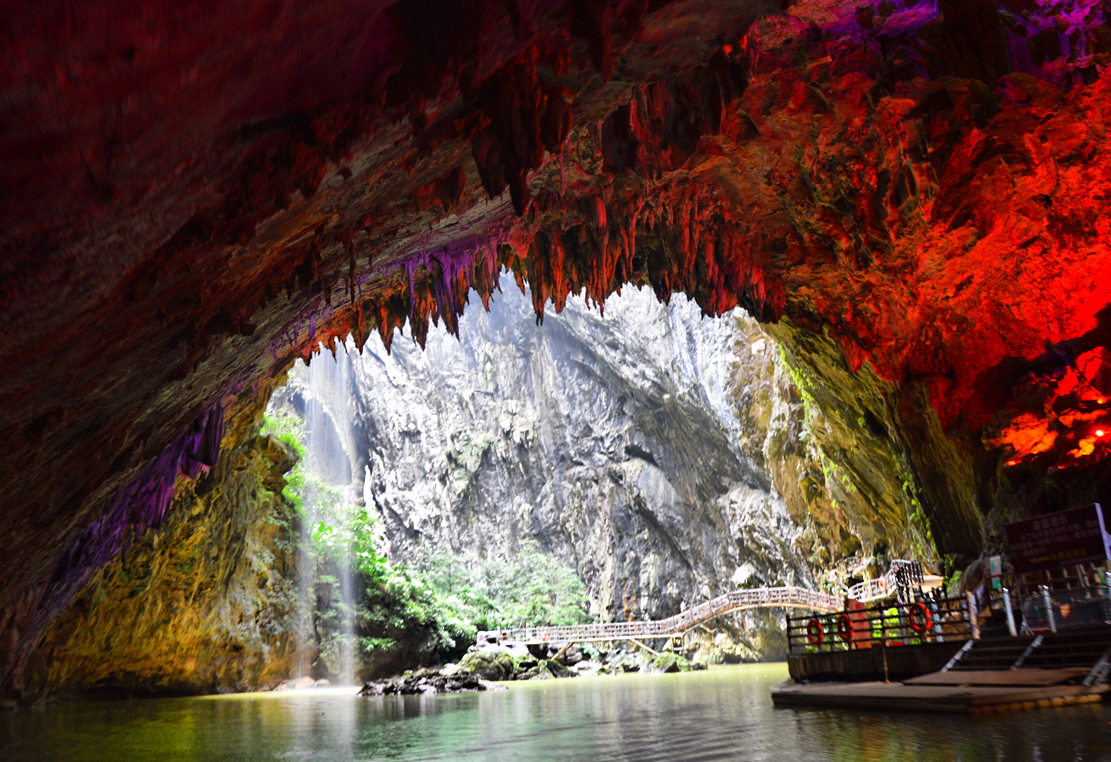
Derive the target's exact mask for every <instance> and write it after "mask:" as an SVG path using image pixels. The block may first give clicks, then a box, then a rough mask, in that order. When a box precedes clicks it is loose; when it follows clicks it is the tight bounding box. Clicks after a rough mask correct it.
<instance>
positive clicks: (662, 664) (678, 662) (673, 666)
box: [648, 652, 704, 673]
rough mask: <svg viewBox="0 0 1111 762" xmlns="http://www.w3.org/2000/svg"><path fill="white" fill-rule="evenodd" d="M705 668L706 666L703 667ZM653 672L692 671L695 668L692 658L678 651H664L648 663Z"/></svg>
mask: <svg viewBox="0 0 1111 762" xmlns="http://www.w3.org/2000/svg"><path fill="white" fill-rule="evenodd" d="M703 668H704V667H703ZM648 669H649V671H651V672H662V673H671V672H690V671H691V670H692V669H695V666H694V665H693V664H691V661H690V659H688V658H687V657H685V656H682V655H680V654H677V653H667V652H665V653H662V654H660V655H659V656H657V657H656V658H655V659H653V660H652V662H651V663H650V664H649V665H648Z"/></svg>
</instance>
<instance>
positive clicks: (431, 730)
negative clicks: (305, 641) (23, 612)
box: [0, 665, 1111, 762]
mask: <svg viewBox="0 0 1111 762" xmlns="http://www.w3.org/2000/svg"><path fill="white" fill-rule="evenodd" d="M785 677H786V667H785V666H783V665H748V666H743V667H722V668H718V669H712V670H710V671H708V672H695V673H689V674H681V675H661V676H646V675H625V676H622V677H614V678H598V679H578V680H561V681H546V682H535V683H517V684H513V685H512V687H511V688H510V690H508V691H502V692H497V693H480V694H466V695H457V696H429V697H419V696H406V697H379V698H371V699H362V698H357V697H355V696H353V695H351V692H350V691H348V692H340V691H335V690H333V691H324V692H315V693H311V694H308V693H305V694H290V693H285V694H244V695H239V696H226V697H212V698H200V699H164V700H154V701H132V702H126V703H112V704H83V705H71V706H59V707H51V708H48V709H44V710H38V711H32V712H19V713H15V714H11V715H7V716H2V717H0V759H4V760H8V759H11V760H26V761H27V762H32V761H33V760H50V761H51V762H53V761H55V760H66V761H67V762H100V761H101V760H103V761H105V762H107V761H108V760H111V761H112V762H127V761H129V760H160V761H161V760H166V761H167V762H168V761H171V760H188V761H189V762H194V761H197V760H229V761H235V762H255V761H256V760H329V762H333V761H334V762H346V761H348V760H360V761H362V760H402V759H403V760H483V761H487V760H493V761H495V762H497V761H505V762H531V761H532V760H625V761H627V762H634V761H635V762H647V761H648V760H775V761H776V762H780V761H781V760H783V761H792V760H846V761H849V760H853V761H855V760H876V761H879V760H883V761H884V762H888V761H891V762H908V761H910V762H932V761H933V760H939V761H940V760H946V761H947V762H948V761H950V760H960V761H962V762H981V761H987V760H990V761H991V762H1000V761H1003V760H1005V761H1006V762H1012V761H1016V762H1021V761H1022V760H1031V761H1036V762H1042V761H1045V762H1050V761H1051V760H1071V761H1074V762H1089V761H1092V762H1095V761H1099V762H1102V761H1105V760H1106V761H1108V762H1111V706H1107V705H1098V704H1097V705H1085V706H1078V707H1062V708H1059V709H1051V710H1044V711H1040V712H1031V713H1018V714H1006V715H997V716H988V717H961V716H957V717H947V716H931V715H912V714H882V713H862V712H848V711H844V712H843V711H828V710H821V711H817V710H815V711H801V710H792V709H775V708H773V707H772V703H771V699H770V698H769V693H768V688H769V687H770V686H771V685H772V684H773V683H775V682H778V681H780V680H782V679H784V678H785Z"/></svg>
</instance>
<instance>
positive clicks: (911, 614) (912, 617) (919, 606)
mask: <svg viewBox="0 0 1111 762" xmlns="http://www.w3.org/2000/svg"><path fill="white" fill-rule="evenodd" d="M907 621H908V622H910V629H912V630H914V631H915V632H917V633H918V634H919V635H921V634H922V633H924V632H925V631H926V630H928V629H930V625H932V624H933V623H934V618H933V617H932V616H930V610H929V609H928V608H926V604H925V603H922V601H917V602H916V603H912V604H910V605H909V606H907Z"/></svg>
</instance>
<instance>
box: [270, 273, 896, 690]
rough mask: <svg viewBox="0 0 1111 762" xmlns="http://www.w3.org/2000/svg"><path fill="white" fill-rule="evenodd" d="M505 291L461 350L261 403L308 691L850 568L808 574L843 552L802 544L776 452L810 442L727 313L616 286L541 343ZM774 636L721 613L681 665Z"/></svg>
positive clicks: (800, 516)
mask: <svg viewBox="0 0 1111 762" xmlns="http://www.w3.org/2000/svg"><path fill="white" fill-rule="evenodd" d="M501 285H502V289H501V294H500V295H499V294H495V298H494V299H493V300H492V301H491V303H490V309H489V311H482V310H479V309H474V308H473V307H472V308H471V309H468V310H467V311H466V312H465V314H464V315H463V316H462V317H461V318H460V322H459V331H458V338H456V337H455V336H452V335H451V334H450V333H449V332H448V331H447V330H446V329H445V328H444V327H442V326H441V327H438V328H437V327H433V328H432V329H431V330H430V331H429V333H428V335H427V338H426V341H425V343H424V346H423V347H422V346H418V345H417V344H416V343H415V342H409V341H398V342H393V343H392V347H391V349H390V350H387V349H386V347H385V346H384V345H383V343H382V341H381V339H380V338H379V337H378V336H377V335H373V336H372V337H371V338H370V340H368V341H367V343H366V344H365V346H364V347H362V348H359V347H358V346H357V345H356V344H355V342H354V340H353V339H351V338H350V337H349V338H348V339H347V340H346V341H342V342H341V341H336V342H335V343H334V344H333V345H332V346H330V347H325V346H324V345H319V350H318V352H317V353H315V354H314V356H313V358H312V360H311V362H310V363H308V364H307V365H305V364H303V363H298V364H297V366H295V368H294V369H293V370H292V371H291V372H290V374H289V379H288V382H287V385H286V386H284V387H282V388H281V389H279V390H277V391H276V392H275V393H274V395H273V397H272V398H271V400H270V404H269V407H268V410H267V427H268V428H267V429H266V430H267V431H268V432H269V433H271V434H272V435H274V434H276V435H279V436H284V437H285V438H286V439H287V440H289V441H290V443H291V444H292V445H294V446H300V447H302V448H303V450H304V452H303V453H302V462H301V465H300V466H298V469H295V471H294V473H293V474H292V476H291V477H290V481H291V483H292V485H293V489H292V490H287V491H289V492H296V493H298V494H295V495H292V497H293V500H294V502H295V503H296V502H297V500H298V499H299V500H300V501H301V502H300V503H299V504H298V505H297V510H298V512H299V514H300V516H301V522H302V524H301V525H302V530H301V542H302V548H303V549H304V550H303V552H302V555H301V557H300V564H301V567H302V570H301V573H300V579H301V584H300V591H301V593H300V603H299V605H300V609H299V610H300V612H301V613H300V616H301V625H300V627H301V630H300V631H301V633H302V636H301V637H302V638H303V639H305V640H306V644H305V645H304V646H303V648H302V657H303V658H302V665H303V666H302V669H303V670H304V673H305V674H307V675H311V676H312V677H316V678H319V677H328V678H329V679H334V676H335V675H336V674H337V670H339V669H341V668H342V669H347V667H346V666H342V665H344V659H347V658H349V657H347V656H346V655H345V654H355V655H354V656H352V657H350V658H351V659H352V660H353V661H354V662H356V665H355V667H354V670H355V672H356V673H357V674H358V675H359V676H367V675H372V674H382V673H384V672H388V671H390V670H394V671H396V670H397V668H398V667H399V666H400V665H402V664H404V665H406V666H420V664H421V663H424V662H426V661H434V660H436V659H447V658H453V657H454V656H457V655H459V654H460V653H461V652H462V650H465V648H466V647H467V646H469V645H470V644H472V643H474V637H475V632H476V631H480V630H486V629H494V628H497V627H512V626H523V625H534V624H541V623H543V624H551V625H577V624H582V623H587V622H599V621H601V622H622V621H636V620H656V619H664V618H666V617H669V616H674V615H677V614H679V613H681V612H682V611H684V610H686V609H688V608H690V607H692V606H696V605H699V604H701V603H702V602H705V601H710V600H711V599H713V598H715V597H717V596H720V595H722V594H725V593H728V592H729V591H731V590H735V589H737V588H742V589H743V588H750V587H760V586H782V585H797V586H799V587H804V588H808V589H822V588H823V586H824V587H825V588H828V589H829V590H834V589H841V588H843V587H845V586H846V585H845V582H846V581H847V580H848V579H849V576H850V575H851V574H852V573H856V572H859V569H858V568H857V567H860V566H862V565H867V563H868V560H867V559H862V558H860V557H857V558H855V560H854V561H853V562H852V563H851V564H842V566H843V567H844V568H843V569H841V570H840V571H839V572H838V573H839V574H840V577H837V576H835V575H831V574H830V573H829V572H828V569H825V570H823V569H822V568H820V565H819V564H816V563H815V562H814V559H815V558H818V557H821V556H815V555H814V554H815V553H816V552H817V553H825V557H827V558H831V559H832V558H834V556H836V555H837V554H838V552H839V550H840V549H841V547H840V545H835V544H832V543H830V542H828V540H825V539H822V538H820V537H816V536H815V535H816V533H815V531H814V527H813V526H811V527H810V528H809V529H808V528H807V527H806V526H805V524H806V521H807V519H806V518H805V514H806V513H807V511H808V510H809V508H810V506H811V505H812V504H813V501H814V499H815V498H816V497H817V496H819V495H823V494H824V495H825V497H824V499H825V500H826V501H832V498H830V497H829V490H828V488H826V487H825V486H824V482H825V481H826V480H825V478H824V477H823V478H822V479H821V480H820V482H821V483H819V484H813V483H812V484H811V489H809V490H806V489H805V488H804V487H800V486H799V484H798V478H797V475H796V474H797V473H798V471H799V470H800V467H801V469H802V470H804V471H805V470H806V469H807V468H809V469H815V468H821V461H820V457H819V454H818V453H817V450H816V449H815V450H814V451H813V452H811V453H810V454H809V455H807V456H806V457H804V458H800V457H798V456H797V454H785V451H786V450H790V449H791V448H798V447H803V448H805V447H806V443H805V442H804V441H802V440H801V439H800V434H801V432H805V431H808V430H812V429H816V428H817V427H818V426H819V425H820V424H821V421H820V420H819V419H818V418H816V417H815V416H816V414H817V411H816V409H815V408H814V406H813V405H812V404H809V403H808V402H807V401H806V399H805V395H803V394H800V392H799V390H798V388H797V386H796V378H795V377H793V376H792V375H791V373H790V371H789V369H787V368H786V367H785V365H784V363H783V361H782V357H781V353H780V351H779V349H778V346H777V344H776V342H775V340H774V339H773V338H772V337H771V336H769V335H768V334H767V333H766V332H765V330H764V329H763V328H762V327H761V326H759V325H758V324H757V323H756V322H755V321H753V320H752V319H751V318H750V317H748V316H747V314H745V313H744V312H743V311H741V310H734V311H733V312H731V313H727V314H726V315H724V316H722V317H721V318H714V319H706V318H704V316H703V315H702V312H701V310H700V309H699V308H698V306H697V305H696V304H694V302H692V301H689V300H687V299H686V297H685V296H683V295H681V294H680V295H676V296H675V297H673V298H672V300H671V302H670V304H661V303H659V302H658V301H657V299H656V298H655V295H654V294H652V293H651V291H650V290H648V289H638V288H636V287H634V286H628V287H627V288H626V289H624V290H623V292H622V294H621V295H620V296H614V297H611V299H610V300H608V301H607V302H606V305H605V309H604V312H603V311H602V310H600V309H597V308H596V307H594V306H592V305H589V304H588V303H587V302H586V301H585V300H584V299H582V298H578V297H572V298H571V299H570V300H569V301H568V303H567V305H566V306H565V308H564V309H563V310H562V311H561V312H559V313H555V312H552V311H548V312H547V317H546V319H545V320H544V322H543V324H542V325H538V324H537V321H536V318H535V312H534V308H533V304H532V299H531V297H530V295H529V294H528V293H527V290H519V289H517V288H515V287H514V284H513V281H512V280H509V279H508V276H504V275H503V278H502V283H501ZM471 299H472V305H473V304H474V303H477V302H478V298H477V295H476V294H472V295H471ZM407 332H408V331H407V330H406V331H403V334H404V333H407ZM874 417H875V416H873V418H874ZM784 463H789V464H790V465H789V467H785V466H784ZM786 482H791V487H790V489H792V490H793V493H792V494H793V495H794V496H795V497H794V499H795V504H794V505H790V506H789V505H788V501H787V499H785V497H784V494H785V493H786V491H787V490H786V489H784V488H783V486H782V485H783V484H784V483H786ZM298 495H300V497H299V498H298ZM800 496H802V499H801V500H800V499H799V498H800ZM811 523H812V524H813V522H811ZM834 536H836V537H839V536H840V535H834V534H833V533H830V537H834ZM860 544H861V541H860V540H859V539H858V540H857V543H856V545H855V546H854V547H860ZM831 546H832V547H831ZM808 554H809V556H810V557H808ZM837 560H840V559H839V558H838V559H837ZM881 563H882V562H881ZM341 568H347V569H349V570H352V576H351V577H350V578H349V581H348V582H344V581H343V578H342V577H341V576H340V575H339V574H338V573H337V570H339V569H341ZM401 570H404V571H401ZM390 607H395V608H397V609H398V610H399V611H400V614H397V615H396V616H390V615H387V614H386V613H385V612H387V611H389V610H390ZM395 613H396V612H395ZM421 616H423V617H424V621H423V622H420V621H418V620H420V618H421ZM781 619H782V618H781V617H780V616H778V614H777V613H775V612H772V611H766V612H762V611H761V612H757V611H744V612H737V613H734V614H730V615H728V616H726V617H723V618H721V621H719V622H717V623H716V624H715V626H714V628H713V629H710V628H702V629H700V630H699V631H698V632H697V633H696V635H695V636H692V637H691V638H690V639H689V647H690V648H691V650H692V651H696V650H701V652H702V653H703V656H709V657H711V658H716V659H724V660H730V661H732V660H749V659H756V658H768V657H776V656H782V655H783V654H784V653H785V645H786V641H785V639H784V636H783V633H782V625H781V621H780V620H781ZM344 622H350V623H351V625H350V627H349V628H348V629H344V627H345V626H346V625H344ZM418 625H420V626H423V627H424V630H425V631H424V632H423V633H416V632H415V631H414V630H415V629H419V627H418Z"/></svg>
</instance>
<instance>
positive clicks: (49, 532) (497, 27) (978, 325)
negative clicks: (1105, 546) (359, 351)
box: [0, 0, 1111, 668]
mask: <svg viewBox="0 0 1111 762" xmlns="http://www.w3.org/2000/svg"><path fill="white" fill-rule="evenodd" d="M936 5H937V7H936V8H935V3H934V2H932V0H931V1H930V2H921V3H919V2H914V1H913V0H911V1H909V2H891V1H890V0H884V1H883V2H878V3H866V2H861V0H851V1H850V2H837V1H836V0H800V2H796V3H793V4H791V3H787V2H776V1H775V0H766V1H763V2H761V1H759V0H751V1H741V0H733V1H730V0H719V1H716V2H712V1H710V0H686V1H683V0H675V1H674V2H667V1H666V0H663V1H661V0H609V1H604V2H603V1H599V2H587V0H571V1H568V0H531V1H530V0H504V1H503V2H493V1H491V2H480V1H478V0H470V1H467V0H420V1H418V2H386V1H385V0H378V1H377V2H375V1H374V0H368V1H366V2H330V1H328V0H322V1H321V2H314V3H303V2H294V1H293V0H289V1H282V0H241V1H240V2H234V3H228V2H199V3H191V4H175V3H166V2H162V0H129V1H128V2H118V1H115V2H107V1H106V0H97V1H94V2H88V3H83V4H81V5H79V6H74V5H72V4H70V3H62V2H58V1H55V0H43V1H42V2H38V3H25V4H22V5H20V6H19V7H10V8H7V9H6V10H5V11H4V17H3V18H2V19H0V31H2V33H3V37H4V42H3V44H4V49H5V53H4V58H3V59H2V60H3V61H4V65H3V67H2V69H0V180H2V187H3V189H4V190H3V193H2V195H0V247H2V251H3V255H2V258H0V305H2V309H3V315H4V331H3V334H2V343H0V356H2V361H3V362H2V366H3V371H2V376H0V431H3V432H4V433H5V446H4V448H3V450H2V453H0V494H2V495H3V504H2V505H0V576H2V578H3V579H4V580H5V585H4V589H3V590H2V591H0V612H3V613H0V632H3V633H5V634H4V638H5V641H4V642H5V645H4V647H3V648H2V649H0V654H6V656H5V657H4V658H5V659H7V663H11V662H12V661H13V660H15V661H17V660H18V659H17V656H16V655H15V654H16V652H17V651H18V650H19V648H24V647H25V645H26V641H27V640H28V638H30V637H31V636H32V635H33V633H35V632H37V631H38V629H41V626H42V624H43V623H44V622H45V621H47V620H48V619H49V618H50V616H52V615H53V613H54V612H56V611H57V610H58V609H59V608H60V607H61V606H63V605H64V604H65V602H66V601H67V600H68V598H69V596H71V595H72V594H73V592H74V591H75V590H76V589H77V587H78V586H79V585H80V584H81V582H82V580H83V579H84V578H85V575H87V573H88V570H89V569H91V568H94V567H95V566H96V565H98V564H102V563H104V561H105V560H106V558H108V557H110V556H111V555H112V554H114V553H115V552H118V551H119V550H120V549H121V548H122V547H124V545H125V543H126V537H127V536H128V532H130V531H133V530H135V529H136V528H139V529H141V528H142V527H145V526H149V525H155V524H157V523H158V522H159V521H160V520H161V517H162V514H163V513H164V511H165V510H166V506H167V505H168V500H169V497H168V495H169V494H171V493H172V490H173V483H174V480H175V478H176V477H177V475H178V473H187V474H189V473H191V474H195V473H197V471H198V470H200V469H203V468H205V467H206V466H207V465H211V464H212V463H213V462H214V461H215V453H216V452H217V451H218V448H219V446H220V442H221V441H223V442H224V444H225V446H227V445H228V444H229V443H233V444H234V443H235V442H237V441H239V439H241V438H242V437H243V436H244V435H245V432H246V431H247V430H248V429H249V428H250V426H251V425H252V424H253V422H254V421H255V420H256V418H257V415H258V414H259V412H260V410H261V403H260V400H265V398H266V397H267V395H268V394H269V391H270V389H271V388H273V386H274V385H275V384H277V383H280V382H281V380H282V378H283V377H284V373H285V371H286V370H287V369H288V368H289V367H290V365H291V363H292V362H293V361H294V360H295V359H296V358H298V357H306V358H307V357H308V356H309V354H310V353H311V351H312V349H313V348H314V347H316V346H317V345H318V343H319V342H324V343H326V344H327V343H328V342H330V341H331V339H332V338H333V337H337V336H341V337H342V336H346V335H347V334H348V333H354V334H355V335H356V337H364V336H365V335H367V334H368V333H369V332H370V331H374V330H377V331H381V332H382V334H383V338H384V339H385V340H386V342H387V343H388V342H389V341H390V340H391V339H392V337H393V331H394V329H395V328H397V327H399V326H401V325H403V324H405V323H406V322H408V323H409V324H410V325H411V326H412V329H413V334H414V336H415V337H416V339H417V340H418V341H423V334H424V332H425V331H426V330H427V325H428V323H429V321H444V322H445V323H446V324H447V325H448V327H449V328H451V327H454V326H455V324H456V318H457V316H458V315H459V314H461V311H462V309H463V308H464V304H465V302H466V299H467V294H468V292H469V290H470V289H474V290H475V291H477V292H478V293H479V294H480V295H481V296H482V298H483V299H484V300H485V299H488V298H489V295H490V292H491V290H492V289H493V288H495V285H496V283H497V273H498V272H499V270H500V269H501V268H508V269H509V270H510V271H512V272H513V273H514V274H515V275H516V277H517V278H518V280H520V281H525V280H527V281H528V283H529V284H530V286H531V291H532V293H533V295H534V298H535V300H536V309H537V313H538V318H542V315H543V310H544V309H545V305H546V304H547V308H548V309H551V308H554V309H556V310H558V309H560V307H561V305H562V304H563V302H564V300H565V299H566V297H567V296H568V294H570V293H572V292H580V291H583V292H585V293H586V295H587V296H588V298H590V299H591V300H593V301H595V302H597V303H599V304H601V303H603V302H604V300H605V298H606V297H607V296H608V295H609V294H611V293H613V292H614V291H616V290H617V289H619V288H620V287H621V286H622V285H623V284H625V283H636V284H639V285H644V286H647V287H650V288H652V289H653V290H654V291H655V292H656V294H657V295H658V296H659V297H660V298H661V299H667V298H669V296H670V295H671V294H672V293H675V292H680V291H682V292H685V293H687V294H688V295H689V296H691V298H693V299H695V300H696V301H697V303H698V304H699V305H700V306H701V307H702V308H703V310H704V311H705V312H706V313H707V314H719V313H721V312H723V311H726V310H729V309H731V308H733V307H735V306H738V305H740V306H743V307H745V308H746V309H747V310H749V311H750V312H751V313H752V314H753V315H755V316H756V317H758V318H759V319H761V320H763V321H765V322H780V321H782V324H783V325H789V326H791V327H792V329H793V330H799V331H806V332H811V333H813V334H818V335H826V336H828V337H829V338H831V339H832V340H833V341H835V342H836V343H837V344H838V345H839V346H840V348H841V350H842V352H843V358H844V362H845V364H846V365H847V367H848V368H850V369H852V370H855V369H857V368H859V367H860V366H861V365H862V364H864V363H870V364H871V366H872V367H873V368H874V370H875V373H876V374H877V375H878V377H880V378H882V379H884V380H885V381H887V382H890V383H892V384H896V385H906V384H914V385H916V387H917V388H920V389H922V390H923V393H924V394H926V395H927V397H928V400H929V405H930V406H931V407H932V411H933V413H932V414H933V415H936V417H937V421H938V424H939V425H940V426H941V427H942V428H943V429H944V430H946V431H948V432H950V433H951V434H952V436H954V437H955V438H958V439H961V440H962V441H965V442H968V441H971V442H974V443H976V445H977V446H979V447H980V448H981V449H982V450H983V451H984V452H986V453H988V454H989V456H988V457H987V459H986V460H985V459H984V458H981V459H980V461H978V465H977V468H981V469H985V468H986V469H988V470H991V471H992V472H993V473H998V472H1001V471H1003V470H1005V469H1030V468H1036V469H1041V470H1042V471H1045V470H1046V469H1055V470H1064V471H1068V470H1070V469H1071V470H1083V469H1085V468H1090V467H1092V466H1093V465H1094V464H1097V463H1098V462H1099V461H1101V460H1102V458H1103V455H1104V444H1103V438H1104V437H1105V434H1104V433H1101V432H1104V431H1109V432H1111V417H1108V412H1107V408H1108V403H1107V397H1108V394H1111V373H1109V369H1111V365H1109V364H1108V362H1107V358H1109V357H1111V355H1108V354H1107V351H1106V350H1105V349H1104V347H1105V346H1107V345H1108V340H1109V339H1111V336H1108V332H1109V331H1111V319H1109V318H1108V316H1107V313H1105V312H1103V310H1104V309H1105V307H1106V306H1107V304H1108V301H1109V299H1108V296H1107V293H1108V289H1109V287H1111V256H1109V251H1108V232H1109V225H1111V214H1109V212H1108V199H1109V193H1111V172H1109V171H1108V170H1109V167H1108V156H1109V151H1108V127H1109V120H1111V108H1109V105H1111V73H1108V72H1107V68H1106V67H1107V63H1108V53H1109V51H1111V26H1109V25H1108V20H1109V14H1111V11H1106V10H1105V9H1104V4H1103V3H1098V2H1092V1H1091V0H1072V1H1070V2H1047V1H1045V0H1005V1H1004V2H1002V3H1001V4H998V5H997V4H996V3H993V2H977V1H975V0H969V2H959V1H958V0H941V2H939V3H937V4H936ZM985 463H987V465H984V464H985ZM20 644H24V645H20ZM17 646H18V647H17ZM5 668H6V667H5Z"/></svg>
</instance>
